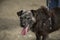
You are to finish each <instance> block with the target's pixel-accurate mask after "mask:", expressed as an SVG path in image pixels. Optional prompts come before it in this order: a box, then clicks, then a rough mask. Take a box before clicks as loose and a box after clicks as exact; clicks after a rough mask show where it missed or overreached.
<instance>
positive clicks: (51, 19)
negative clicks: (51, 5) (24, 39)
mask: <svg viewBox="0 0 60 40" xmlns="http://www.w3.org/2000/svg"><path fill="white" fill-rule="evenodd" d="M17 15H18V16H19V17H20V25H21V27H23V28H24V31H23V32H22V33H23V34H24V32H25V34H26V33H27V31H28V29H31V30H32V31H33V32H34V33H35V34H36V40H41V39H42V40H47V37H48V34H49V33H51V32H54V31H56V30H58V29H59V28H60V27H59V26H57V24H59V23H58V22H57V20H59V19H57V20H56V17H57V16H56V15H55V10H54V9H53V10H48V9H47V8H46V7H44V6H42V7H41V8H39V9H37V10H29V11H26V10H21V11H19V12H17ZM41 36H42V38H41Z"/></svg>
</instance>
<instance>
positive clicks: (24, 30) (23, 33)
mask: <svg viewBox="0 0 60 40" xmlns="http://www.w3.org/2000/svg"><path fill="white" fill-rule="evenodd" d="M27 32H28V27H26V28H23V30H22V32H21V34H22V35H26V34H27Z"/></svg>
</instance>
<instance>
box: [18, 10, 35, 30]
mask: <svg viewBox="0 0 60 40" xmlns="http://www.w3.org/2000/svg"><path fill="white" fill-rule="evenodd" d="M17 15H18V17H19V18H20V25H21V27H23V28H24V29H26V28H27V27H29V28H31V27H32V26H33V24H34V23H35V22H36V19H35V17H34V13H33V10H28V11H27V10H21V11H19V12H17Z"/></svg>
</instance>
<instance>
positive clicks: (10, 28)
mask: <svg viewBox="0 0 60 40" xmlns="http://www.w3.org/2000/svg"><path fill="white" fill-rule="evenodd" d="M41 5H44V6H46V1H45V0H0V40H35V35H34V33H33V32H31V31H30V32H28V34H27V35H26V36H22V35H21V30H22V28H21V27H20V26H19V18H18V17H17V15H16V12H17V11H19V10H22V9H26V10H30V9H37V8H39V7H40V6H41ZM49 40H60V30H58V31H56V32H53V33H51V34H49Z"/></svg>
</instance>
